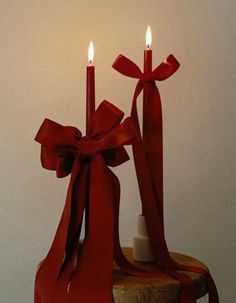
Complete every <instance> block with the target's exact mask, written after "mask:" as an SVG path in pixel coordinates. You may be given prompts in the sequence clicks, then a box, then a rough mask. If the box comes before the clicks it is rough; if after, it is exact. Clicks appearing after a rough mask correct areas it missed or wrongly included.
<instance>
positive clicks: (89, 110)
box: [86, 41, 95, 136]
mask: <svg viewBox="0 0 236 303" xmlns="http://www.w3.org/2000/svg"><path fill="white" fill-rule="evenodd" d="M93 59H94V47H93V42H92V41H91V42H90V44H89V48H88V66H87V86H86V135H87V136H89V135H90V134H91V129H92V116H93V113H94V111H95V69H94V65H93Z"/></svg>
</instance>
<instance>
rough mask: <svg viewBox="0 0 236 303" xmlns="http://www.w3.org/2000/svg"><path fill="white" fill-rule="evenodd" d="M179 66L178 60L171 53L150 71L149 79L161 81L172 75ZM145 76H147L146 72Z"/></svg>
mask: <svg viewBox="0 0 236 303" xmlns="http://www.w3.org/2000/svg"><path fill="white" fill-rule="evenodd" d="M179 67H180V64H179V62H178V61H177V59H176V58H175V57H174V56H173V55H169V56H168V57H167V58H166V59H165V60H164V61H163V62H162V63H161V64H160V65H159V66H158V67H157V68H156V69H155V70H154V71H153V72H152V73H150V79H152V80H158V81H162V80H165V79H167V78H169V77H170V76H172V75H173V74H174V73H175V72H176V71H177V69H178V68H179ZM147 76H149V75H148V74H147Z"/></svg>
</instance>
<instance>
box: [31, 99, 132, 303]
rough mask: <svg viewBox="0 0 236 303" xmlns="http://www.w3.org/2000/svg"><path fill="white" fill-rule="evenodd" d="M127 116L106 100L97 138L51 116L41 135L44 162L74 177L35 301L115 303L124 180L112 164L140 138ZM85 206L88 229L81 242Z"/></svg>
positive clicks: (95, 124) (96, 115) (37, 282)
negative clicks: (115, 266)
mask: <svg viewBox="0 0 236 303" xmlns="http://www.w3.org/2000/svg"><path fill="white" fill-rule="evenodd" d="M123 115H124V114H123V112H121V111H120V110H119V109H118V108H116V107H115V106H113V105H112V104H111V103H109V102H107V101H103V102H102V103H101V105H100V106H99V107H98V109H97V110H96V112H95V113H94V116H93V129H92V134H91V137H82V135H81V132H80V131H79V130H78V129H77V128H75V127H70V126H69V127H68V126H62V125H60V124H58V123H56V122H53V121H51V120H48V119H46V120H45V121H44V122H43V124H42V126H41V127H40V129H39V131H38V134H37V135H36V138H35V140H36V141H37V142H39V143H40V144H41V148H42V150H41V162H42V166H43V167H44V168H46V169H50V170H55V171H56V173H57V177H59V178H60V177H65V176H66V175H68V174H70V173H71V178H70V183H69V188H68V192H67V197H66V203H65V208H64V211H63V214H62V217H61V220H60V223H59V226H58V229H57V232H56V234H55V238H54V241H53V243H52V246H51V248H50V250H49V252H48V254H47V256H46V258H45V259H44V260H43V263H42V264H41V266H40V268H39V270H38V272H37V275H36V280H35V303H62V302H63V303H64V302H69V303H74V302H78V300H79V301H80V302H87V303H94V302H97V303H111V302H112V267H113V256H114V247H115V246H116V245H114V241H115V240H114V237H115V236H114V233H115V231H116V230H118V222H116V221H117V219H116V218H115V216H114V214H115V212H116V211H117V209H118V208H119V207H118V203H119V181H118V179H117V177H116V176H115V175H114V174H113V173H112V172H111V170H110V169H109V168H108V167H107V165H110V166H116V165H119V164H121V163H123V162H125V161H127V160H128V155H127V153H126V151H125V149H124V147H123V145H125V144H131V143H133V142H134V141H136V140H137V133H136V131H135V128H134V127H133V124H132V121H131V119H130V118H127V119H125V120H124V122H123V123H121V120H122V118H123ZM85 209H87V218H86V219H87V220H86V224H87V228H86V234H85V239H84V242H83V245H79V240H80V232H81V226H82V221H83V216H84V210H85ZM116 217H118V215H117V214H116ZM117 241H118V240H116V242H117ZM118 245H119V243H118ZM116 250H117V249H116Z"/></svg>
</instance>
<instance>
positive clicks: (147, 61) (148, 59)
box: [143, 26, 152, 146]
mask: <svg viewBox="0 0 236 303" xmlns="http://www.w3.org/2000/svg"><path fill="white" fill-rule="evenodd" d="M151 43H152V33H151V29H150V26H148V27H147V31H146V49H145V50H144V72H145V73H148V72H151V71H152V50H151V49H150V47H151ZM148 99H149V96H148V89H146V88H145V87H144V89H143V137H144V146H146V144H147V143H146V142H145V138H147V136H146V134H147V132H148V130H147V127H146V126H147V123H146V121H147V119H148V112H147V107H148Z"/></svg>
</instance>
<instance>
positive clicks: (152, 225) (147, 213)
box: [113, 55, 219, 303]
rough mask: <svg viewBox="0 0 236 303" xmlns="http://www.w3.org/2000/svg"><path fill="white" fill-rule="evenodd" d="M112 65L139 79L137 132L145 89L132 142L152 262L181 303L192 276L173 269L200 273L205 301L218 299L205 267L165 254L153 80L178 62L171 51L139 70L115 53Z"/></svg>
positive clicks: (188, 302)
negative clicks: (176, 285) (175, 287)
mask: <svg viewBox="0 0 236 303" xmlns="http://www.w3.org/2000/svg"><path fill="white" fill-rule="evenodd" d="M113 67H114V69H116V70H117V71H118V72H120V73H121V74H123V75H125V76H128V77H132V78H137V79H139V81H138V84H137V86H136V88H135V92H134V96H133V102H132V111H131V117H132V118H133V121H134V123H135V126H136V129H137V131H138V133H139V135H140V136H141V131H140V126H139V119H138V114H137V98H138V96H139V94H140V93H141V91H142V90H144V89H145V90H146V91H147V93H148V102H147V104H145V106H146V110H145V112H144V113H143V121H145V123H144V125H143V138H142V140H140V141H139V142H138V143H137V144H134V145H133V155H134V161H135V169H136V174H137V179H138V184H139V190H140V195H141V201H142V208H143V215H144V217H145V221H146V225H147V231H148V234H149V238H150V243H151V247H152V249H153V253H154V255H155V258H156V263H157V265H158V266H160V267H161V268H162V269H163V271H164V272H166V273H168V274H169V275H171V276H172V277H174V278H175V279H177V280H178V281H179V282H180V284H181V290H182V292H181V294H182V295H181V302H182V303H193V302H196V298H195V296H194V293H193V283H192V280H191V279H190V277H189V276H187V275H185V274H180V273H178V272H177V269H180V270H185V271H192V272H200V273H202V274H204V275H205V276H206V278H207V281H208V290H209V302H210V303H218V302H219V298H218V294H217V290H216V287H215V284H214V281H213V279H212V277H211V275H210V273H209V271H208V270H207V269H206V268H200V267H196V266H195V267H190V266H187V265H182V264H181V265H180V264H177V263H176V262H175V261H174V260H172V258H171V256H170V254H169V251H168V247H167V244H166V241H165V235H164V223H163V222H164V220H163V130H162V108H161V98H160V94H159V91H158V88H157V86H156V83H155V80H159V81H162V80H165V79H167V78H169V77H170V76H171V75H172V74H174V73H175V71H176V70H177V69H178V68H179V63H178V61H177V60H176V59H175V57H174V56H173V55H170V56H169V57H168V58H167V59H166V60H165V61H164V62H162V63H161V64H160V65H159V66H158V67H157V68H156V69H155V70H153V71H151V72H148V73H142V72H141V70H140V69H139V67H138V66H137V65H136V64H135V63H134V62H132V61H131V60H129V59H128V58H127V57H125V56H123V55H119V56H118V58H117V59H116V60H115V62H114V63H113ZM143 176H145V177H143Z"/></svg>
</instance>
